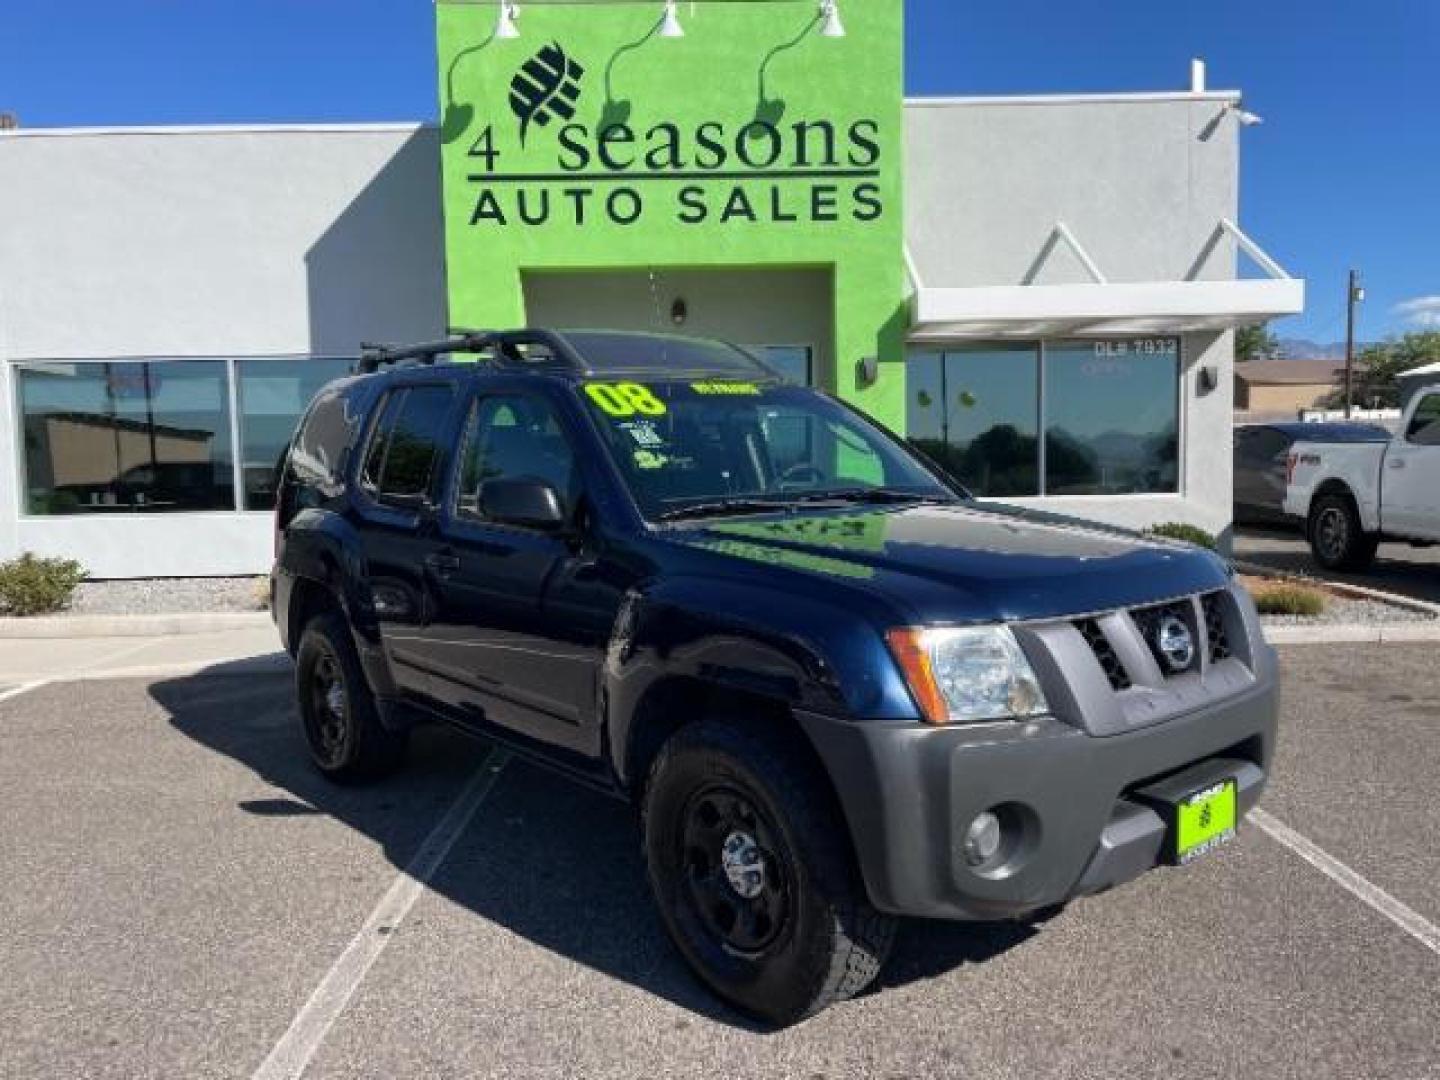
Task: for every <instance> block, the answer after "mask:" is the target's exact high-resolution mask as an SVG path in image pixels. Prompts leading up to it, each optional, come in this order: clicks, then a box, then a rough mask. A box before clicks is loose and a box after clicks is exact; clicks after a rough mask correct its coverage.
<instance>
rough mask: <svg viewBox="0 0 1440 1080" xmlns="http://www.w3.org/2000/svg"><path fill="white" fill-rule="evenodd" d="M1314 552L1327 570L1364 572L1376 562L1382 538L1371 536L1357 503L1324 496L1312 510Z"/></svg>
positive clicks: (1347, 496)
mask: <svg viewBox="0 0 1440 1080" xmlns="http://www.w3.org/2000/svg"><path fill="white" fill-rule="evenodd" d="M1308 531H1309V538H1310V552H1311V554H1313V555H1314V556H1315V561H1316V562H1318V563H1319V564H1320V565H1321V566H1323V567H1325V569H1327V570H1363V569H1364V568H1365V567H1367V566H1369V565H1370V564H1371V563H1372V562H1374V561H1375V550H1376V548H1378V547H1379V546H1380V538H1379V537H1378V536H1376V535H1375V534H1374V533H1367V532H1366V531H1365V527H1364V525H1362V524H1361V522H1360V513H1359V511H1358V510H1357V509H1356V508H1355V500H1353V499H1352V498H1350V496H1349V495H1342V494H1339V493H1333V494H1330V495H1322V496H1320V497H1319V498H1318V499H1316V500H1315V505H1314V506H1313V507H1311V509H1310V522H1309V530H1308Z"/></svg>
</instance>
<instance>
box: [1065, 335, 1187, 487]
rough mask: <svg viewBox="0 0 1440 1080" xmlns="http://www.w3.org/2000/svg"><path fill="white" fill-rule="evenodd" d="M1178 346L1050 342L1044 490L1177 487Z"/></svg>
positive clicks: (1166, 341)
mask: <svg viewBox="0 0 1440 1080" xmlns="http://www.w3.org/2000/svg"><path fill="white" fill-rule="evenodd" d="M1179 391H1180V344H1179V342H1178V341H1177V340H1176V339H1174V338H1141V339H1133V340H1111V341H1071V342H1058V343H1056V344H1053V345H1047V346H1046V347H1045V397H1046V402H1047V408H1046V413H1047V416H1046V426H1045V464H1046V479H1045V490H1046V493H1047V494H1050V495H1112V494H1123V493H1137V492H1173V491H1178V490H1179V480H1180V473H1179V457H1180V453H1179V451H1180V437H1179V423H1180V417H1179V408H1180V406H1179Z"/></svg>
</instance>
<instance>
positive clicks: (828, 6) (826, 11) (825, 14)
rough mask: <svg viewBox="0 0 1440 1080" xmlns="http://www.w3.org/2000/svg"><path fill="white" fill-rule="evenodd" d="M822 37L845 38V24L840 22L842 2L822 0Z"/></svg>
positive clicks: (838, 0)
mask: <svg viewBox="0 0 1440 1080" xmlns="http://www.w3.org/2000/svg"><path fill="white" fill-rule="evenodd" d="M820 36H821V37H828V38H842V37H844V36H845V24H844V23H842V22H841V21H840V0H820Z"/></svg>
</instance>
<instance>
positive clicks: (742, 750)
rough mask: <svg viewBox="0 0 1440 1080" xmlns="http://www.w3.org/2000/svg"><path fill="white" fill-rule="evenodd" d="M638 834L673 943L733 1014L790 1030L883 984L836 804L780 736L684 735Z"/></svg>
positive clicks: (882, 937) (653, 779)
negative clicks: (874, 982) (878, 977)
mask: <svg viewBox="0 0 1440 1080" xmlns="http://www.w3.org/2000/svg"><path fill="white" fill-rule="evenodd" d="M644 829H645V858H646V865H647V870H648V873H649V879H650V886H651V889H652V890H653V892H654V895H655V899H656V902H657V903H658V905H659V907H660V913H661V916H662V917H663V919H664V922H665V926H666V929H667V930H668V932H669V934H670V937H671V938H672V939H673V940H674V942H675V944H676V946H677V947H678V948H679V949H680V952H681V953H682V954H683V955H684V956H685V959H686V960H687V961H688V962H689V963H690V965H691V967H693V968H694V969H695V971H696V972H697V973H698V974H699V976H700V977H701V978H702V979H703V980H704V981H705V982H706V983H707V984H709V986H710V987H711V988H712V989H713V990H714V991H715V992H716V993H718V994H719V995H720V996H721V997H722V998H724V999H725V1000H726V1001H727V1002H729V1003H730V1004H732V1005H734V1006H735V1007H736V1008H738V1009H740V1010H741V1011H742V1012H745V1013H748V1014H750V1015H752V1016H756V1017H759V1018H761V1019H763V1020H766V1021H768V1022H770V1023H774V1024H782V1025H783V1024H793V1023H795V1022H797V1021H800V1020H803V1019H805V1018H807V1017H809V1016H813V1015H814V1014H816V1013H818V1012H819V1011H820V1010H822V1009H824V1008H825V1007H826V1006H827V1005H829V1004H831V1003H832V1002H835V1001H840V1000H843V999H845V998H848V997H852V996H853V995H855V994H857V993H859V992H860V991H861V990H862V989H864V988H865V986H867V985H868V984H869V983H870V982H871V980H873V979H874V978H875V976H876V975H877V974H878V973H879V971H880V968H881V966H882V965H883V964H884V961H885V958H886V956H887V955H888V954H889V951H890V946H891V943H892V942H893V940H894V934H895V922H894V920H893V919H891V918H889V917H887V916H885V915H882V914H880V913H879V912H877V911H875V909H874V908H872V907H871V906H870V903H869V901H868V899H867V898H866V896H865V893H864V888H863V886H862V884H861V883H860V880H859V874H858V871H857V870H856V868H855V865H854V859H853V856H852V854H851V852H850V849H849V845H848V842H847V841H846V837H847V835H848V833H847V831H846V828H845V822H844V821H843V819H842V818H841V817H840V814H839V812H838V808H837V807H835V806H834V798H833V796H832V795H831V793H830V792H829V790H828V788H827V787H826V785H825V783H824V780H823V777H822V776H821V775H819V770H818V767H817V766H816V764H815V763H814V762H813V761H811V760H810V759H809V758H808V756H807V755H805V754H804V753H803V752H802V751H801V749H800V748H799V747H797V746H795V745H794V742H793V740H792V738H790V737H788V735H787V734H786V733H781V732H765V731H751V730H746V729H745V728H742V727H740V726H738V725H733V724H729V723H726V722H723V721H716V720H706V721H702V722H700V723H697V724H695V725H693V726H691V727H688V728H683V729H682V730H681V731H680V732H679V734H677V735H676V736H675V737H674V738H672V739H671V740H670V742H669V743H667V744H666V745H665V747H664V748H663V749H662V750H661V753H660V756H659V758H658V759H657V760H656V762H655V766H654V768H653V769H652V771H651V774H650V781H649V784H648V786H647V788H646V793H645V800H644Z"/></svg>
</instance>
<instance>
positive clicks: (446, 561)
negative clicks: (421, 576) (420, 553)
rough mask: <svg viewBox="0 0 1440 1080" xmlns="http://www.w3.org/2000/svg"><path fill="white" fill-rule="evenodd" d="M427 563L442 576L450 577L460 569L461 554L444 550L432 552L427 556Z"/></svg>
mask: <svg viewBox="0 0 1440 1080" xmlns="http://www.w3.org/2000/svg"><path fill="white" fill-rule="evenodd" d="M425 565H426V566H428V567H429V568H430V569H431V570H434V571H435V573H437V574H439V575H440V576H441V577H449V576H450V575H451V574H453V573H456V572H457V571H458V570H459V569H460V556H458V555H450V554H447V553H446V552H443V551H435V552H431V553H430V554H429V555H426V556H425Z"/></svg>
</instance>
